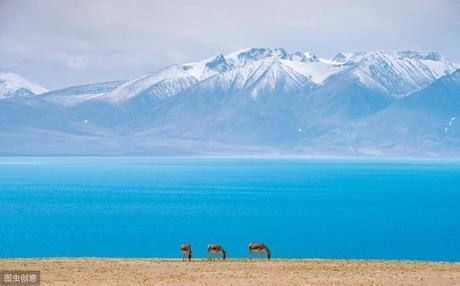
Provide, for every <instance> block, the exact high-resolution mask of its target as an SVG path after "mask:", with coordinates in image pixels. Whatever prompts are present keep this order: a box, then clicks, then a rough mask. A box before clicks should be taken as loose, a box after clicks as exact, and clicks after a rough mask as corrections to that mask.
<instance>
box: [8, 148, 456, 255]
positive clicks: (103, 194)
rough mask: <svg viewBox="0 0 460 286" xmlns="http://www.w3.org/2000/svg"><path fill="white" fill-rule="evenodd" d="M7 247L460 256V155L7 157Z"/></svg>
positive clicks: (25, 250) (47, 251)
mask: <svg viewBox="0 0 460 286" xmlns="http://www.w3.org/2000/svg"><path fill="white" fill-rule="evenodd" d="M0 223H1V226H0V257H37V256H107V257H179V256H180V253H179V245H180V243H181V242H189V243H191V244H192V246H193V249H194V251H193V252H194V255H195V256H199V257H204V256H205V255H206V245H207V244H208V243H209V242H217V243H221V244H222V245H223V246H224V248H225V249H226V250H227V252H228V255H229V257H246V256H247V253H248V250H247V245H248V243H249V242H250V241H263V242H265V243H266V244H267V245H268V246H269V247H270V249H271V251H272V255H273V257H274V258H318V257H319V258H384V259H421V260H445V261H460V162H458V161H457V162H455V161H428V160H421V161H416V160H384V161H378V160H364V159H340V160H335V159H327V160H326V159H324V160H313V159H311V160H308V159H305V160H300V159H254V158H233V159H228V158H72V157H63V158H45V157H3V158H0Z"/></svg>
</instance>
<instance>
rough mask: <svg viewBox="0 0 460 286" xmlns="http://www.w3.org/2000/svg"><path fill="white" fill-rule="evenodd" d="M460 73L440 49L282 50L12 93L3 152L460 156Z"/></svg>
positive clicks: (1, 130) (6, 105)
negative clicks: (327, 54) (328, 54)
mask: <svg viewBox="0 0 460 286" xmlns="http://www.w3.org/2000/svg"><path fill="white" fill-rule="evenodd" d="M457 68H458V66H457V65H456V64H455V63H452V62H450V61H448V60H447V59H446V58H444V57H443V56H442V55H440V54H439V53H437V52H415V51H408V50H406V51H397V52H384V51H371V52H357V53H339V54H337V55H336V56H335V57H333V58H331V59H323V58H321V57H318V56H317V55H315V54H314V53H311V52H299V51H295V52H292V53H290V52H288V51H287V50H285V49H282V48H276V49H269V48H248V49H242V50H239V51H236V52H232V53H229V54H226V55H224V54H220V55H217V56H214V57H210V58H208V59H205V60H201V61H198V62H193V63H185V64H174V65H170V66H168V67H166V68H163V69H160V70H159V71H156V72H153V73H150V74H147V75H144V76H141V77H138V78H134V79H131V80H123V81H113V82H105V83H94V84H87V85H82V86H76V87H68V88H65V89H61V90H54V91H49V92H45V93H42V94H40V95H39V96H38V95H36V94H34V93H30V94H29V93H28V94H27V96H25V97H24V96H23V95H17V96H7V97H3V98H1V100H0V110H2V111H3V112H2V114H0V135H2V134H3V135H2V137H5V138H6V140H3V141H4V142H3V143H1V142H0V147H2V146H3V147H2V148H1V149H0V150H1V152H2V153H3V154H13V153H14V154H17V153H18V152H19V154H21V151H20V150H22V151H23V153H30V152H32V153H41V152H42V151H40V147H43V146H44V145H46V144H49V146H48V147H47V148H46V150H47V151H46V152H45V151H43V152H44V153H45V154H47V153H51V154H53V153H54V152H56V153H59V154H99V153H100V154H105V153H104V152H105V151H104V150H105V149H104V146H105V147H107V148H106V150H107V154H108V153H110V154H144V155H148V154H158V153H161V151H160V150H165V148H166V149H167V150H168V154H173V153H176V154H188V153H193V154H223V153H224V154H227V153H228V154H246V153H251V154H258V153H260V154H265V153H270V154H273V153H280V154H290V153H293V154H323V155H339V156H341V155H347V156H348V155H353V156H354V155H357V156H367V155H382V156H383V155H396V156H404V155H408V154H409V155H414V154H415V155H421V156H444V155H445V154H460V136H458V134H459V133H460V132H458V131H457V130H458V127H457V125H458V121H457V118H460V104H459V103H458V99H457V98H458V97H460V94H459V88H458V85H459V82H460V79H459V77H460V76H459V75H460V72H459V70H458V69H457ZM40 134H47V137H46V138H42V137H40ZM48 137H49V138H48ZM31 138H35V140H36V142H40V143H39V144H38V143H37V144H34V143H31V142H30V140H31ZM76 142H78V144H77V143H76ZM2 144H3V145H2ZM12 146H15V147H14V148H13V147H12ZM21 146H23V147H21ZM50 146H53V147H54V148H55V149H56V150H55V151H53V150H52V149H50V148H51V147H50ZM21 148H22V149H21ZM109 150H110V151H109Z"/></svg>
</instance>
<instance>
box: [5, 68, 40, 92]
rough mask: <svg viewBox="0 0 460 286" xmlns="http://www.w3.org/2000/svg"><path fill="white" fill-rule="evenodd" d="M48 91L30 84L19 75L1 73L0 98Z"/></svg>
mask: <svg viewBox="0 0 460 286" xmlns="http://www.w3.org/2000/svg"><path fill="white" fill-rule="evenodd" d="M47 91H48V90H47V89H46V88H44V87H41V86H39V85H37V84H34V83H32V82H30V81H28V80H27V79H25V78H23V77H22V76H20V75H18V74H15V73H11V72H7V73H0V98H2V97H7V96H11V95H23V94H41V93H45V92H47Z"/></svg>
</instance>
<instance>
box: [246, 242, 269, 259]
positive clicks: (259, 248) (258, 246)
mask: <svg viewBox="0 0 460 286" xmlns="http://www.w3.org/2000/svg"><path fill="white" fill-rule="evenodd" d="M248 248H249V259H252V252H253V251H255V252H257V253H258V254H259V255H260V254H261V253H262V252H265V254H266V255H267V259H268V260H270V258H271V257H272V254H271V252H270V249H268V247H267V246H265V244H263V243H260V242H251V243H249V246H248Z"/></svg>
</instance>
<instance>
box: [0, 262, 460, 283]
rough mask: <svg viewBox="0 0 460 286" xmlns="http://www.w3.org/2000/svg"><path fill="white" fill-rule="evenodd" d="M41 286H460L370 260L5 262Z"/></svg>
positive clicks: (452, 279) (437, 270)
mask: <svg viewBox="0 0 460 286" xmlns="http://www.w3.org/2000/svg"><path fill="white" fill-rule="evenodd" d="M0 270H40V271H41V280H42V283H41V285H437V286H439V285H460V263H433V262H412V261H365V260H276V259H275V260H271V261H270V262H268V261H266V260H253V261H247V260H228V261H224V262H223V261H213V262H208V261H205V260H194V261H192V262H182V261H179V260H167V259H100V258H75V259H73V258H72V259H66V258H57V259H54V258H53V259H0Z"/></svg>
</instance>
